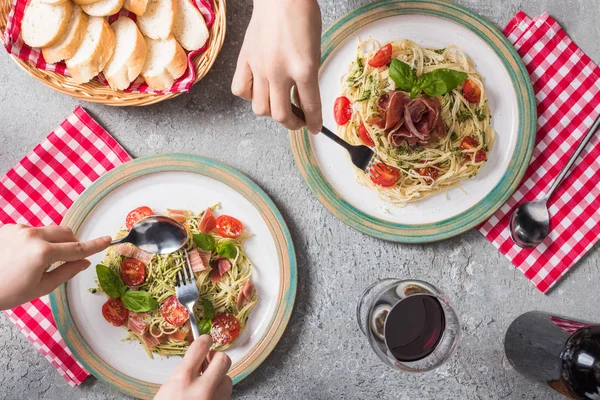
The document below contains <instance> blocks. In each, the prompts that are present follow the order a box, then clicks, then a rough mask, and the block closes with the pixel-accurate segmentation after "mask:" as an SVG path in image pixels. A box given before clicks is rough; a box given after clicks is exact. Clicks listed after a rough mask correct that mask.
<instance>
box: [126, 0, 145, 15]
mask: <svg viewBox="0 0 600 400" xmlns="http://www.w3.org/2000/svg"><path fill="white" fill-rule="evenodd" d="M147 6H148V0H125V2H124V3H123V7H125V9H126V10H129V11H131V12H132V13H134V14H135V15H137V16H140V15H144V13H145V12H146V7H147Z"/></svg>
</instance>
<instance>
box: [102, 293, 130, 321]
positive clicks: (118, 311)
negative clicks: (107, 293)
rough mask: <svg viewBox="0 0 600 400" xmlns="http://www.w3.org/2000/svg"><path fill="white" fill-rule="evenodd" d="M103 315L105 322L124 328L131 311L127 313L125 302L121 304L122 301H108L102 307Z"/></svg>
mask: <svg viewBox="0 0 600 400" xmlns="http://www.w3.org/2000/svg"><path fill="white" fill-rule="evenodd" d="M102 315H103V316H104V319H105V320H107V321H108V322H110V323H111V324H113V325H114V326H123V324H125V321H127V316H128V315H129V311H127V309H126V308H125V306H124V305H123V302H121V299H108V301H107V302H106V303H104V304H103V305H102Z"/></svg>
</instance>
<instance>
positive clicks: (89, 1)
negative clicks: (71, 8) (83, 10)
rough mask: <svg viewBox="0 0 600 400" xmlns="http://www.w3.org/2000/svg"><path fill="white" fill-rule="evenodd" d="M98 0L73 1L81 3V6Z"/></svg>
mask: <svg viewBox="0 0 600 400" xmlns="http://www.w3.org/2000/svg"><path fill="white" fill-rule="evenodd" d="M97 1H98V0H73V3H75V4H79V5H80V6H83V5H85V4H92V3H95V2H97Z"/></svg>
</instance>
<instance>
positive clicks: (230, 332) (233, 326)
mask: <svg viewBox="0 0 600 400" xmlns="http://www.w3.org/2000/svg"><path fill="white" fill-rule="evenodd" d="M210 336H211V337H212V340H213V342H216V343H218V344H220V345H224V344H229V343H231V342H233V341H234V340H235V339H237V337H238V336H240V322H239V321H238V320H237V318H236V317H234V316H233V315H231V314H228V313H222V314H219V315H217V316H215V317H214V318H213V320H212V329H211V330H210Z"/></svg>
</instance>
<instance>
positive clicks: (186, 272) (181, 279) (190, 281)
mask: <svg viewBox="0 0 600 400" xmlns="http://www.w3.org/2000/svg"><path fill="white" fill-rule="evenodd" d="M184 251H185V250H184ZM175 295H176V296H177V300H178V301H179V303H181V304H182V305H184V306H185V308H187V310H188V313H189V314H190V324H191V325H192V335H193V336H194V340H196V339H198V336H200V332H199V331H198V321H196V316H195V315H194V305H196V303H197V302H198V299H199V298H200V293H198V286H196V277H195V276H194V271H192V266H191V264H190V259H189V256H188V252H187V251H185V265H184V266H183V276H182V274H181V271H179V272H177V282H176V283H175Z"/></svg>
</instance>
